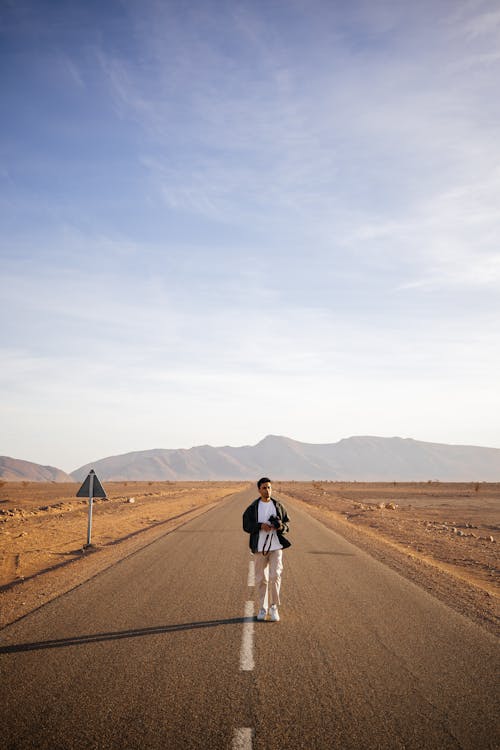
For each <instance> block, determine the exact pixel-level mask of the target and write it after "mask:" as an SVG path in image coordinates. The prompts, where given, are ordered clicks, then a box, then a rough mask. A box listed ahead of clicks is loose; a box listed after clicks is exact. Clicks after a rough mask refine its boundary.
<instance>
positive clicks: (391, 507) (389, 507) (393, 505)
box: [385, 503, 399, 510]
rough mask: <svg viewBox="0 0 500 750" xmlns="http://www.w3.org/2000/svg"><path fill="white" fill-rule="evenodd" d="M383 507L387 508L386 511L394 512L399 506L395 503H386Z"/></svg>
mask: <svg viewBox="0 0 500 750" xmlns="http://www.w3.org/2000/svg"><path fill="white" fill-rule="evenodd" d="M385 507H386V508H387V510H396V508H398V507H399V506H398V504H397V503H386V504H385Z"/></svg>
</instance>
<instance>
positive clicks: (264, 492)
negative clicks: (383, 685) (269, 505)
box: [259, 482, 271, 502]
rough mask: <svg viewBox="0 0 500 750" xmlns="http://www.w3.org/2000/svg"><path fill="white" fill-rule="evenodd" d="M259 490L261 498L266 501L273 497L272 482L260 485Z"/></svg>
mask: <svg viewBox="0 0 500 750" xmlns="http://www.w3.org/2000/svg"><path fill="white" fill-rule="evenodd" d="M259 492H260V496H261V498H262V499H263V500H264V502H267V501H268V500H270V499H271V482H264V483H263V484H261V485H260V487H259Z"/></svg>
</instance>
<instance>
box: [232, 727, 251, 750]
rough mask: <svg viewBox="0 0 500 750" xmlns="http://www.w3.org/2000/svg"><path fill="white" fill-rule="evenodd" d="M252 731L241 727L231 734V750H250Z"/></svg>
mask: <svg viewBox="0 0 500 750" xmlns="http://www.w3.org/2000/svg"><path fill="white" fill-rule="evenodd" d="M252 737H253V729H251V728H250V727H241V728H240V729H235V730H234V734H233V750H252Z"/></svg>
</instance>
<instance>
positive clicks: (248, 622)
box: [240, 602, 255, 672]
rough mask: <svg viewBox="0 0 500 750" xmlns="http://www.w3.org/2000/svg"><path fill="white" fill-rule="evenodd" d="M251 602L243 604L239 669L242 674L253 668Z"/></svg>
mask: <svg viewBox="0 0 500 750" xmlns="http://www.w3.org/2000/svg"><path fill="white" fill-rule="evenodd" d="M253 626H254V617H253V602H245V615H244V620H243V639H242V641H241V651H240V669H241V670H242V671H243V672H251V671H252V669H253V668H254V667H255V661H254V658H253Z"/></svg>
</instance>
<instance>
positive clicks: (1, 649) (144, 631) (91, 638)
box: [0, 617, 253, 654]
mask: <svg viewBox="0 0 500 750" xmlns="http://www.w3.org/2000/svg"><path fill="white" fill-rule="evenodd" d="M252 619H253V618H252ZM247 620H248V618H246V617H232V618H230V619H226V620H206V621H204V622H184V623H180V624H179V625H159V626H158V627H155V628H141V629H139V630H137V629H136V630H121V631H116V632H114V633H93V634H91V635H78V636H74V637H73V638H60V639H59V640H53V641H38V642H35V643H13V644H11V645H10V646H0V654H15V653H20V652H22V651H39V650H42V649H47V648H65V647H67V646H83V645H85V644H88V643H101V642H103V641H119V640H122V639H123V638H141V637H142V636H146V635H162V634H163V633H176V632H178V631H181V630H195V629H197V628H216V627H219V626H220V625H241V623H244V622H247Z"/></svg>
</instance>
